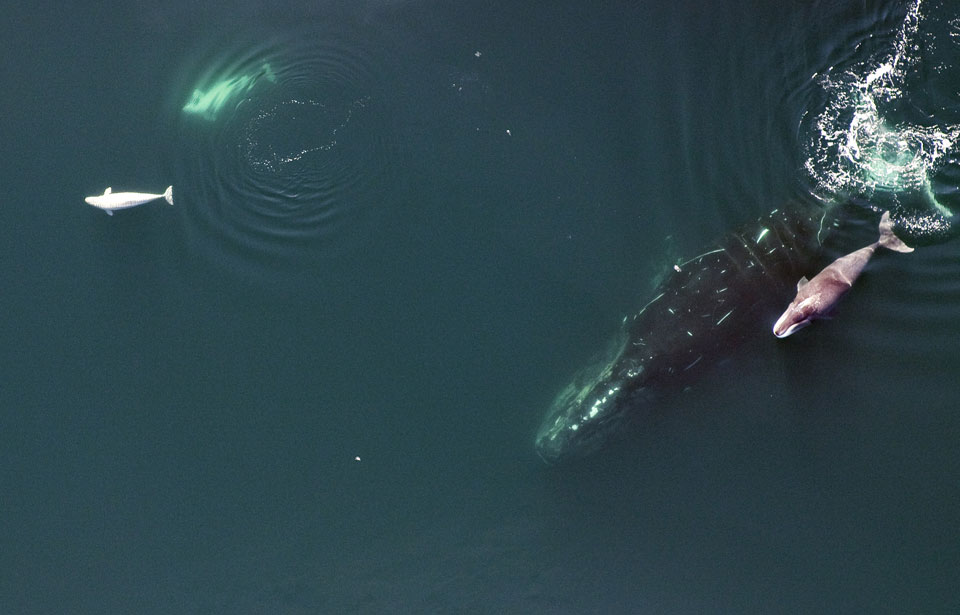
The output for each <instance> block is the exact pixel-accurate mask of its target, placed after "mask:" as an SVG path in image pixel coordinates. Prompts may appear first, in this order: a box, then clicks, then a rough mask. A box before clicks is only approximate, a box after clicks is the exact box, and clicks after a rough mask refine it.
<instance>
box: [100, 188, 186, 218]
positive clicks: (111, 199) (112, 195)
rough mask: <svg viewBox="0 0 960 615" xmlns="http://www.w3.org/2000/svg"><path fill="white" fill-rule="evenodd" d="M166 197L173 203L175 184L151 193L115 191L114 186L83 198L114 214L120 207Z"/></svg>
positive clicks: (124, 207)
mask: <svg viewBox="0 0 960 615" xmlns="http://www.w3.org/2000/svg"><path fill="white" fill-rule="evenodd" d="M157 199H164V200H165V201H166V202H167V203H169V204H170V205H173V186H167V189H166V190H165V191H164V193H163V194H150V193H149V192H114V191H113V189H112V188H107V189H106V190H104V191H103V194H98V195H96V196H88V197H87V198H85V199H83V200H84V201H86V202H87V203H88V204H89V205H93V206H94V207H98V208H100V209H102V210H103V211H105V212H107V215H110V216H112V215H113V212H114V211H116V210H118V209H129V208H130V207H136V206H137V205H143V204H144V203H149V202H150V201H155V200H157Z"/></svg>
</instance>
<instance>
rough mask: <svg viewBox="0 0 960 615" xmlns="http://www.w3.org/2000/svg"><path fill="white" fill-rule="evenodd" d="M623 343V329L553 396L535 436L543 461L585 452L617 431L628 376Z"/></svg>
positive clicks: (555, 461) (624, 335) (600, 444)
mask: <svg viewBox="0 0 960 615" xmlns="http://www.w3.org/2000/svg"><path fill="white" fill-rule="evenodd" d="M626 346H627V336H626V332H621V334H620V335H618V336H617V337H616V338H615V339H614V340H613V342H612V343H611V344H610V346H609V348H608V352H607V353H605V355H604V357H603V358H601V359H600V360H598V361H596V362H595V363H594V364H593V365H592V366H591V367H588V368H586V369H584V370H582V371H580V372H579V373H578V374H577V375H576V376H575V377H574V378H573V379H571V381H570V382H569V383H568V384H567V386H565V387H564V388H563V389H562V390H561V391H560V392H559V393H558V394H557V396H556V398H554V401H553V403H552V404H551V405H550V409H549V410H548V411H547V414H546V416H545V417H544V419H543V422H542V423H541V424H540V429H539V430H537V436H536V440H535V446H536V451H537V454H538V455H539V456H540V458H541V459H543V460H544V461H545V462H546V463H549V464H555V463H559V462H561V461H563V460H565V459H568V458H574V457H584V456H587V455H589V454H591V453H593V452H595V451H596V450H597V449H599V448H600V447H601V446H602V445H603V444H604V443H605V442H606V441H607V439H608V438H609V436H610V435H611V434H613V433H615V432H616V431H618V429H617V427H618V426H619V425H620V423H621V422H622V421H623V418H624V417H623V414H624V412H623V407H624V404H623V403H622V401H623V399H622V398H623V390H624V384H625V382H626V379H627V378H628V376H627V374H626V372H627V371H628V370H624V369H623V366H622V365H621V359H622V357H623V354H624V350H625V349H626ZM629 375H630V376H636V375H638V372H636V371H635V370H634V371H631V372H630V374H629Z"/></svg>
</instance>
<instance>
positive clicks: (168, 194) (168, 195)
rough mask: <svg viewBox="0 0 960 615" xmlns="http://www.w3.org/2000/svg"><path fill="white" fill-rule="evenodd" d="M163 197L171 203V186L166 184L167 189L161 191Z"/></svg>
mask: <svg viewBox="0 0 960 615" xmlns="http://www.w3.org/2000/svg"><path fill="white" fill-rule="evenodd" d="M163 198H165V199H166V200H167V203H170V204H171V205H173V186H167V189H166V190H164V191H163Z"/></svg>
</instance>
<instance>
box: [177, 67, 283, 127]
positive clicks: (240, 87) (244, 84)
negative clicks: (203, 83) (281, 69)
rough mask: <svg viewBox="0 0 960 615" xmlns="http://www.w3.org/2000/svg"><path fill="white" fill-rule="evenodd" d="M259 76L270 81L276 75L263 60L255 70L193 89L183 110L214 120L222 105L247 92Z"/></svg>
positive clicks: (274, 78) (275, 78)
mask: <svg viewBox="0 0 960 615" xmlns="http://www.w3.org/2000/svg"><path fill="white" fill-rule="evenodd" d="M261 78H264V79H266V80H267V81H270V82H276V80H277V76H276V75H275V74H274V72H273V69H272V68H271V67H270V64H269V63H267V62H264V63H263V65H261V67H260V70H258V71H256V72H253V73H250V74H245V75H233V76H230V77H226V78H224V79H221V80H219V81H217V82H216V83H214V84H213V85H211V86H210V87H208V88H207V89H206V90H201V89H195V90H194V91H193V95H192V96H191V97H190V101H189V102H188V103H187V104H185V105H184V106H183V112H184V113H190V114H192V115H199V116H200V117H202V118H204V119H206V120H211V121H212V120H215V119H216V118H217V114H218V113H219V112H220V110H221V109H223V106H224V105H226V104H227V103H228V102H229V101H231V100H233V99H235V98H236V97H238V96H240V95H242V94H245V93H247V92H249V91H250V90H251V89H252V88H253V86H254V85H255V84H256V83H257V81H259V80H260V79H261Z"/></svg>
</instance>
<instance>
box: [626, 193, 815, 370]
mask: <svg viewBox="0 0 960 615" xmlns="http://www.w3.org/2000/svg"><path fill="white" fill-rule="evenodd" d="M825 216H826V211H825V210H824V209H822V208H820V207H817V206H813V205H804V204H799V203H798V204H792V205H790V206H787V207H784V208H781V209H778V210H775V211H773V212H771V213H770V214H768V215H766V216H763V217H761V218H760V219H758V220H757V221H756V222H754V223H752V224H748V225H745V226H743V227H741V228H739V229H737V230H736V231H733V232H731V233H728V234H726V235H724V236H723V237H721V238H720V240H719V241H717V242H716V243H715V244H714V245H713V247H708V248H707V249H706V250H705V251H704V253H703V254H702V255H700V256H697V257H695V258H693V259H690V260H688V261H686V262H685V263H682V264H680V265H678V267H679V269H680V270H679V271H676V270H674V271H672V272H670V273H669V274H668V276H667V278H666V279H665V280H664V281H663V282H662V283H661V284H660V286H659V287H658V288H657V290H656V291H655V295H654V297H656V299H655V300H654V301H653V302H651V303H649V304H648V305H647V306H646V307H645V308H644V309H643V310H641V311H640V312H638V313H637V314H636V315H635V316H634V317H633V319H632V322H631V323H630V324H629V325H628V326H629V338H630V344H629V345H628V348H627V350H626V352H625V353H624V355H625V358H626V357H627V356H632V357H634V360H639V361H642V362H644V363H645V364H646V371H647V374H648V379H657V378H666V379H669V377H670V376H672V375H678V374H681V373H683V372H691V371H692V372H694V373H696V372H698V371H700V369H703V368H705V367H709V365H710V364H711V359H715V358H717V357H716V355H718V354H719V355H721V356H725V355H727V354H729V349H730V348H732V347H734V346H735V345H737V344H738V343H740V342H742V341H744V340H745V339H746V338H751V337H754V336H759V335H763V334H767V333H770V330H771V327H772V326H773V323H774V321H775V320H776V318H777V316H778V315H779V314H780V313H781V312H782V311H783V309H784V308H785V307H786V305H787V304H788V303H789V302H790V300H791V299H792V298H793V296H794V293H795V292H796V285H797V281H798V280H799V279H800V278H801V277H803V276H810V275H812V274H814V273H816V270H817V268H818V266H819V265H820V263H821V262H822V254H823V246H822V241H823V239H824V237H825V235H826V234H827V233H828V231H829V230H830V228H831V226H832V223H830V222H828V221H827V220H826V217H825ZM690 375H692V374H688V377H689V376H690ZM684 379H686V378H684Z"/></svg>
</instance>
